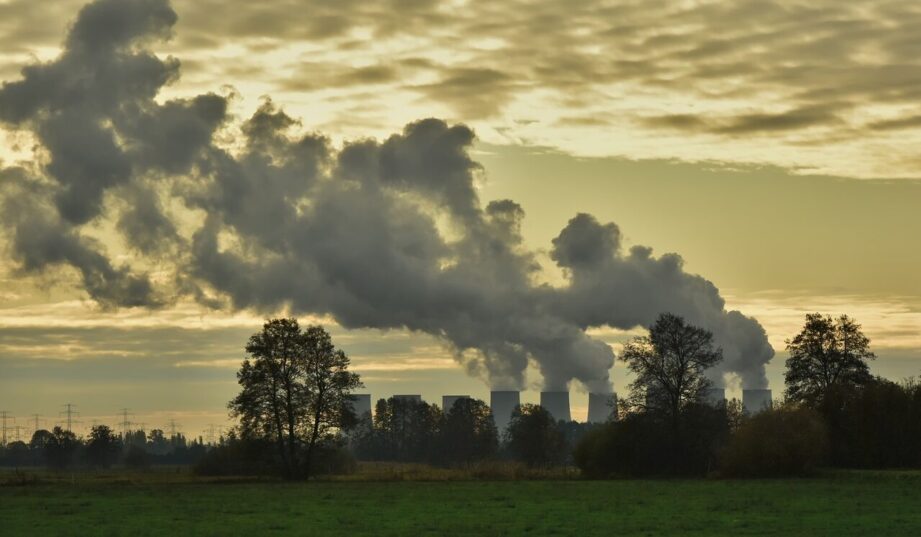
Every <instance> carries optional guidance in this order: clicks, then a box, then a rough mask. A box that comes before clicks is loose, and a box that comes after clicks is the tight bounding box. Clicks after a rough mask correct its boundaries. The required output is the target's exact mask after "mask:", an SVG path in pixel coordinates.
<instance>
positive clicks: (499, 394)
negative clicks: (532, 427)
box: [489, 390, 521, 434]
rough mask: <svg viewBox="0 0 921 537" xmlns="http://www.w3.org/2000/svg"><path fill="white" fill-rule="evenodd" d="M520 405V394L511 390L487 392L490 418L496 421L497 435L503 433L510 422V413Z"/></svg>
mask: <svg viewBox="0 0 921 537" xmlns="http://www.w3.org/2000/svg"><path fill="white" fill-rule="evenodd" d="M519 405H521V393H520V392H518V391H513V390H505V391H503V390H497V391H492V392H489V407H490V409H492V417H493V419H494V420H495V421H496V428H497V429H499V434H502V433H503V432H505V430H506V429H507V428H508V424H509V422H510V421H511V420H512V412H514V411H515V409H516V408H518V406H519Z"/></svg>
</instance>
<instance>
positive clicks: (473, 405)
mask: <svg viewBox="0 0 921 537" xmlns="http://www.w3.org/2000/svg"><path fill="white" fill-rule="evenodd" d="M441 446H442V447H441V450H440V455H441V456H440V458H441V459H442V461H444V462H446V463H448V464H468V463H471V462H474V461H478V460H483V459H489V458H491V457H494V456H495V455H496V453H497V452H498V450H499V432H498V430H497V429H496V423H495V421H493V417H492V410H490V408H489V405H487V404H486V403H484V402H483V401H480V400H479V399H471V398H460V399H458V400H457V401H455V402H454V405H453V406H452V407H451V408H450V409H448V413H447V414H445V415H444V421H443V423H442V425H441Z"/></svg>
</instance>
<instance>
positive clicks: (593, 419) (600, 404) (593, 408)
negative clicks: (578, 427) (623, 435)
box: [586, 393, 617, 423]
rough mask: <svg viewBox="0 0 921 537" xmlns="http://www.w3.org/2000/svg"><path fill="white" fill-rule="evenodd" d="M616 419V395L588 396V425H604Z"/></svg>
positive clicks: (594, 394) (595, 394)
mask: <svg viewBox="0 0 921 537" xmlns="http://www.w3.org/2000/svg"><path fill="white" fill-rule="evenodd" d="M612 417H613V418H616V417H617V394H615V393H590V394H588V419H587V420H586V421H588V423H604V422H606V421H610V420H611V418H612Z"/></svg>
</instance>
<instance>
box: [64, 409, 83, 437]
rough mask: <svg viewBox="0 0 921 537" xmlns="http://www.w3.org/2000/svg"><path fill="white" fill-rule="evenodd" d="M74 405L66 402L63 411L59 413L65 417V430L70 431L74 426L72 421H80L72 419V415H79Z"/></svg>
mask: <svg viewBox="0 0 921 537" xmlns="http://www.w3.org/2000/svg"><path fill="white" fill-rule="evenodd" d="M75 408H76V405H73V404H71V403H67V404H65V405H64V411H63V412H61V414H63V415H64V417H65V420H66V421H65V423H66V424H67V432H72V431H73V428H74V423H80V422H79V421H77V420H75V419H74V416H79V415H80V413H79V412H77V411H76V410H75Z"/></svg>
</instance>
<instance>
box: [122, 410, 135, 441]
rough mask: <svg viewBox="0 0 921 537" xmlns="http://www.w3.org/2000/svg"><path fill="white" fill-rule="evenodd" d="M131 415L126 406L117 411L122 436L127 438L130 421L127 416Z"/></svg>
mask: <svg viewBox="0 0 921 537" xmlns="http://www.w3.org/2000/svg"><path fill="white" fill-rule="evenodd" d="M132 415H133V414H131V413H130V412H128V409H127V408H123V409H122V410H121V412H120V413H119V416H120V417H121V419H122V421H121V423H120V424H119V425H121V427H122V434H123V435H124V438H128V433H129V432H130V431H129V429H131V422H130V421H129V420H128V416H132Z"/></svg>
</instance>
